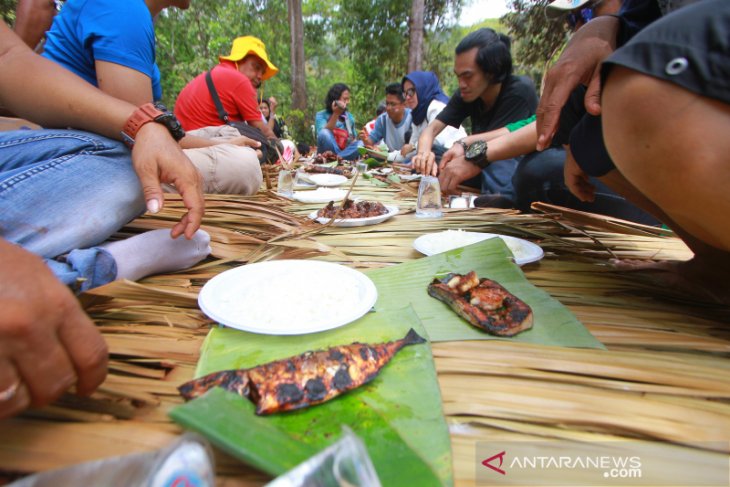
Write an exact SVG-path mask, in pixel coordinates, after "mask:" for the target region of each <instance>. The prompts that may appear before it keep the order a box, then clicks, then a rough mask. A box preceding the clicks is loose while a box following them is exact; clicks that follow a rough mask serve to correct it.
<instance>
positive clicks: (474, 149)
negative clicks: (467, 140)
mask: <svg viewBox="0 0 730 487" xmlns="http://www.w3.org/2000/svg"><path fill="white" fill-rule="evenodd" d="M486 151H487V143H486V142H484V141H483V140H477V141H476V142H474V143H472V144H469V148H468V149H467V150H466V153H465V154H464V156H465V157H466V158H467V159H476V158H478V157H480V156H483V155H484V153H485V152H486Z"/></svg>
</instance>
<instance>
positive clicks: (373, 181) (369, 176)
mask: <svg viewBox="0 0 730 487" xmlns="http://www.w3.org/2000/svg"><path fill="white" fill-rule="evenodd" d="M363 176H364V177H365V179H367V180H368V181H370V183H371V184H374V185H375V186H379V187H381V188H387V187H388V186H390V185H389V184H388V183H386V182H385V181H381V180H380V179H378V178H376V177H373V175H372V174H368V173H364V174H363Z"/></svg>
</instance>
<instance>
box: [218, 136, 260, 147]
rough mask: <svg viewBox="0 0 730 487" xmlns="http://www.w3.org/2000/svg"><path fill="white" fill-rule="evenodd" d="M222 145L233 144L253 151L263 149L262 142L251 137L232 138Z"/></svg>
mask: <svg viewBox="0 0 730 487" xmlns="http://www.w3.org/2000/svg"><path fill="white" fill-rule="evenodd" d="M221 143H225V144H233V145H238V146H241V147H251V148H253V149H258V148H259V147H261V142H259V141H258V140H254V139H252V138H250V137H246V136H245V135H241V136H238V137H232V138H230V139H226V140H224V141H222V142H221Z"/></svg>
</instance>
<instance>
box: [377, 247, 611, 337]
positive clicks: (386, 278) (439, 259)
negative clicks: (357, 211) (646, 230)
mask: <svg viewBox="0 0 730 487" xmlns="http://www.w3.org/2000/svg"><path fill="white" fill-rule="evenodd" d="M537 265H539V264H537ZM472 270H474V271H476V273H477V274H478V275H479V277H487V278H489V279H493V280H495V281H497V282H498V283H500V284H501V285H502V286H504V287H505V288H507V290H509V291H510V292H512V293H513V294H514V295H515V296H517V297H518V298H520V299H522V300H523V301H525V302H526V303H527V304H529V305H530V307H531V308H532V311H533V314H534V325H533V327H532V328H531V329H530V330H527V331H524V332H522V333H519V334H518V335H515V336H514V337H511V338H506V337H497V336H494V335H490V334H488V333H487V332H485V331H482V330H479V329H477V328H475V327H473V326H471V325H470V324H469V323H467V322H466V321H465V320H463V319H462V318H461V317H459V316H458V315H456V313H454V312H453V311H452V310H451V308H449V307H448V305H446V304H445V303H443V302H441V301H438V300H436V299H434V298H432V297H431V296H429V295H428V292H427V287H428V285H429V283H430V282H431V281H432V280H433V279H434V278H435V277H437V276H442V275H444V274H447V273H449V272H458V273H466V272H469V271H472ZM366 274H367V275H368V276H369V277H370V278H371V279H372V280H373V282H375V285H376V287H377V288H378V301H377V303H375V309H377V310H378V311H389V310H393V309H397V308H399V307H402V306H405V305H409V304H410V305H411V306H413V308H414V309H415V310H416V312H417V313H418V317H419V319H420V320H421V322H422V323H423V325H424V326H425V327H426V329H427V330H428V334H429V336H430V338H431V340H432V341H435V342H436V341H453V340H494V339H499V340H513V341H517V342H527V343H537V344H543V345H555V346H565V347H584V348H605V347H604V346H603V344H602V343H601V342H599V341H598V340H596V338H595V337H594V336H593V335H591V333H590V332H589V331H588V330H587V329H586V328H585V326H583V324H582V323H581V322H580V321H578V319H577V318H576V317H575V315H573V313H571V312H570V311H569V310H568V309H567V308H566V307H565V306H563V305H562V304H561V303H560V302H559V301H557V300H556V299H554V298H552V297H551V296H550V295H549V294H547V293H546V292H545V291H542V290H540V289H538V288H536V287H535V286H533V285H532V284H530V282H529V281H528V280H527V279H526V278H525V275H524V274H523V273H522V271H521V270H520V268H519V266H517V265H516V264H515V263H514V262H512V254H511V252H510V251H509V248H508V247H507V246H506V245H505V244H504V242H503V241H502V240H501V239H499V238H493V239H489V240H484V241H482V242H479V243H475V244H473V245H469V246H467V247H462V248H459V249H454V250H451V251H449V252H444V253H442V254H436V255H433V256H431V257H424V258H422V259H418V260H414V261H410V262H405V263H403V264H398V265H395V266H390V267H385V268H382V269H373V270H370V271H368V272H366Z"/></svg>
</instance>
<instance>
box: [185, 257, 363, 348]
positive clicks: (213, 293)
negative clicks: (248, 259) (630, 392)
mask: <svg viewBox="0 0 730 487" xmlns="http://www.w3.org/2000/svg"><path fill="white" fill-rule="evenodd" d="M377 299H378V291H377V289H376V288H375V284H373V281H371V280H370V278H369V277H367V276H366V275H365V274H363V273H362V272H359V271H356V270H354V269H351V268H349V267H345V266H343V265H340V264H334V263H331V262H321V261H315V260H274V261H267V262H259V263H256V264H247V265H243V266H240V267H236V268H235V269H231V270H228V271H225V272H223V273H221V274H219V275H217V276H216V277H214V278H213V279H211V280H210V281H208V282H207V283H206V284H205V286H203V289H202V290H201V291H200V294H199V296H198V305H199V306H200V309H201V310H203V312H204V313H205V314H206V315H208V316H209V317H210V318H211V319H213V320H215V321H217V322H218V323H220V324H222V325H226V326H230V327H231V328H236V329H239V330H243V331H249V332H252V333H260V334H265V335H302V334H306V333H316V332H320V331H325V330H331V329H333V328H337V327H340V326H343V325H346V324H348V323H351V322H353V321H355V320H357V319H358V318H360V317H361V316H363V315H364V314H365V313H367V312H368V311H369V310H370V309H371V308H372V307H373V305H374V304H375V301H376V300H377Z"/></svg>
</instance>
